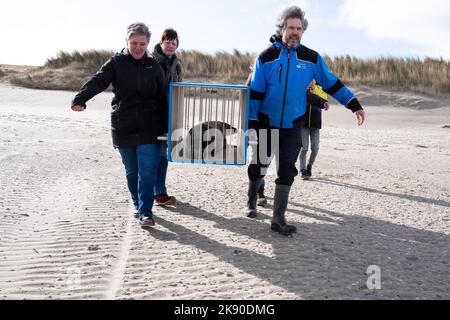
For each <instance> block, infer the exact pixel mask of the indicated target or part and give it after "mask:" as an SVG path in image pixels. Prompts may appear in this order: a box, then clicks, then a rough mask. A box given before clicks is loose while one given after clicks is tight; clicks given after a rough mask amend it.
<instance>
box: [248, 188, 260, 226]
mask: <svg viewBox="0 0 450 320" xmlns="http://www.w3.org/2000/svg"><path fill="white" fill-rule="evenodd" d="M261 180H262V179H257V180H256V181H252V180H249V182H248V201H247V211H246V212H247V217H249V218H252V219H254V218H256V217H257V216H258V210H257V209H256V201H257V200H258V190H259V186H260V185H261Z"/></svg>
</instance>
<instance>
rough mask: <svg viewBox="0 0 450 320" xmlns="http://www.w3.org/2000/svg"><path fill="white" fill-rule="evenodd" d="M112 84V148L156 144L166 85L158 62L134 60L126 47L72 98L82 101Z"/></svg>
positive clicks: (164, 126)
mask: <svg viewBox="0 0 450 320" xmlns="http://www.w3.org/2000/svg"><path fill="white" fill-rule="evenodd" d="M110 84H112V88H113V92H114V98H113V100H112V103H111V105H112V112H111V131H112V139H113V144H114V147H115V148H127V147H136V146H138V145H143V144H156V143H158V140H157V139H158V136H161V135H163V134H164V133H167V124H168V118H167V117H168V115H167V88H166V87H167V85H166V82H165V79H164V73H163V71H162V69H161V66H160V65H159V63H158V62H157V61H156V60H155V59H154V58H153V57H151V56H148V57H147V56H146V57H144V58H143V59H142V60H140V61H138V60H136V59H134V58H133V57H132V56H131V54H129V52H128V50H127V49H124V50H122V52H120V53H118V54H116V55H115V56H114V57H112V58H111V59H110V60H109V61H108V62H106V63H105V65H103V67H102V68H101V69H100V71H98V73H97V74H96V75H95V76H93V77H92V78H91V79H90V80H89V81H88V82H87V83H86V84H85V85H84V86H83V87H82V88H81V90H80V92H79V93H78V94H77V95H76V96H75V98H74V100H73V101H72V107H73V106H75V105H81V106H86V102H87V101H88V100H90V99H92V98H93V97H94V96H95V95H97V94H99V93H100V92H102V91H104V90H106V88H108V86H109V85H110Z"/></svg>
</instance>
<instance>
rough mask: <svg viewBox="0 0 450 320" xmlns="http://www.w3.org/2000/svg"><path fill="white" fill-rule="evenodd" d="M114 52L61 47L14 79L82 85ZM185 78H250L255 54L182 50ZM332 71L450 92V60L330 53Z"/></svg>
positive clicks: (354, 80) (364, 81)
mask: <svg viewBox="0 0 450 320" xmlns="http://www.w3.org/2000/svg"><path fill="white" fill-rule="evenodd" d="M113 55H114V52H113V51H110V50H89V51H85V52H79V51H74V52H72V53H68V52H64V51H61V52H59V53H58V54H57V55H56V57H53V58H49V59H48V60H47V62H46V63H45V65H44V66H43V67H41V68H36V69H34V70H33V72H29V73H27V74H15V75H14V76H12V77H11V79H10V81H11V82H12V83H13V84H16V85H20V86H24V87H29V88H38V89H57V90H75V91H76V90H78V89H79V88H80V87H81V85H82V84H83V83H84V82H85V81H86V80H87V79H89V77H91V76H92V75H93V74H95V72H96V71H97V70H98V68H99V67H100V66H101V65H102V64H103V63H105V62H106V61H107V60H108V59H109V58H110V57H112V56H113ZM178 56H179V59H180V61H181V63H182V66H183V73H184V79H185V80H186V81H190V80H192V79H201V80H203V81H205V82H223V83H235V84H243V83H245V81H246V79H247V77H248V75H249V72H250V67H251V66H252V65H253V64H254V61H255V58H256V55H255V54H252V53H242V52H239V51H238V50H234V52H232V53H228V52H223V51H222V52H217V53H215V54H207V53H202V52H199V51H194V50H191V51H187V50H180V51H179V53H178ZM324 58H325V60H326V61H327V63H328V65H329V67H330V70H331V71H332V72H333V73H335V74H336V75H338V76H339V78H340V79H341V80H342V81H343V82H344V83H347V84H350V85H368V86H377V87H386V88H388V89H390V90H404V91H412V92H418V93H425V94H429V95H443V94H449V93H450V62H449V61H446V60H443V59H431V58H427V59H424V60H421V59H417V58H393V57H379V58H373V59H360V58H355V57H350V56H344V57H335V58H330V57H327V56H325V57H324Z"/></svg>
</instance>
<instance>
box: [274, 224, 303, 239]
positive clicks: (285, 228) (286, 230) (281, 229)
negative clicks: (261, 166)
mask: <svg viewBox="0 0 450 320" xmlns="http://www.w3.org/2000/svg"><path fill="white" fill-rule="evenodd" d="M270 229H272V231H275V232H278V233H279V234H281V235H283V236H291V235H293V234H294V233H297V227H295V226H290V225H288V224H285V225H279V224H278V223H272V225H271V226H270Z"/></svg>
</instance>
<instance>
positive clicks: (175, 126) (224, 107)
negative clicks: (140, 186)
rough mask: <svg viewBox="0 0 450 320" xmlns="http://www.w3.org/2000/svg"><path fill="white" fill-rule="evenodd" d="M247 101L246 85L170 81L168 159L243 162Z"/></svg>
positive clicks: (248, 96)
mask: <svg viewBox="0 0 450 320" xmlns="http://www.w3.org/2000/svg"><path fill="white" fill-rule="evenodd" d="M249 101H250V89H249V87H247V86H239V85H217V84H198V83H184V82H180V83H172V84H171V86H170V95H169V137H168V147H169V148H168V153H169V154H168V158H169V161H170V162H176V163H196V164H216V165H245V164H246V162H247V145H248V137H247V134H246V132H247V129H248V106H249Z"/></svg>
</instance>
